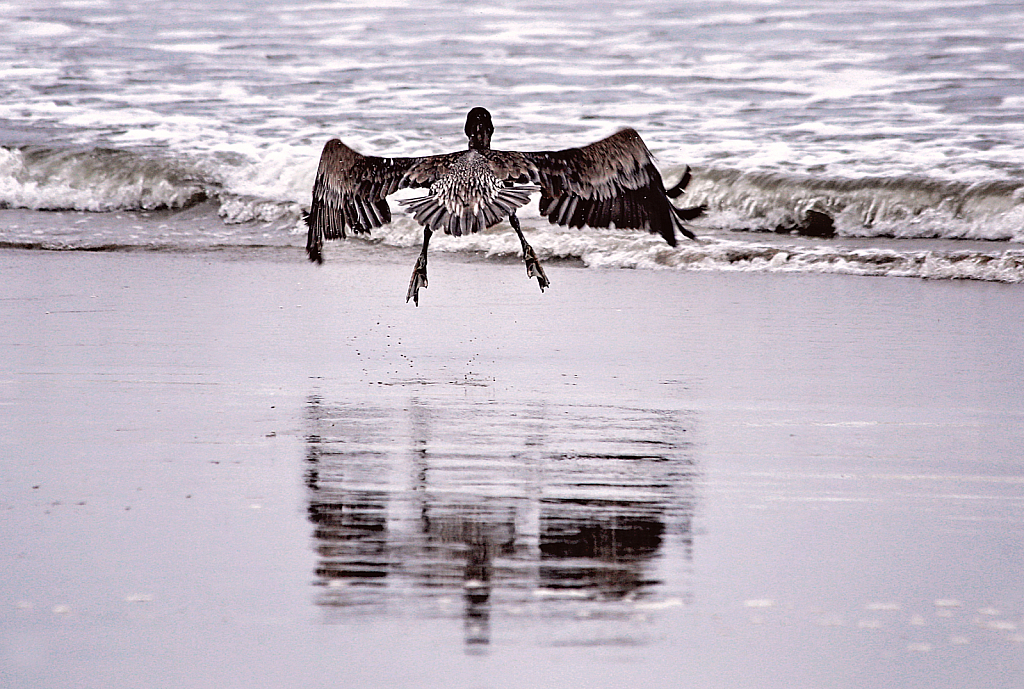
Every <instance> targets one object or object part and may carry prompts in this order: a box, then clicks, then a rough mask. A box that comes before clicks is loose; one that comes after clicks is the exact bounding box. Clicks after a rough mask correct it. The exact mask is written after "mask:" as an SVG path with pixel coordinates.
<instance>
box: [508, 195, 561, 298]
mask: <svg viewBox="0 0 1024 689" xmlns="http://www.w3.org/2000/svg"><path fill="white" fill-rule="evenodd" d="M508 222H509V224H510V225H512V229H513V230H515V231H516V234H517V235H519V241H520V242H521V243H522V245H523V261H524V262H525V263H526V277H528V278H537V284H539V285H540V291H541V292H543V291H544V288H545V287H547V286H549V285H550V284H551V283H550V282H548V276H547V275H545V274H544V269H543V268H541V267H540V261H538V260H537V254H536V253H534V251H533V247H532V246H530V244H529V242H527V241H526V237H524V236H523V230H522V228H521V227H519V218H517V217H516V212H515V211H512V212H511V213H509V214H508Z"/></svg>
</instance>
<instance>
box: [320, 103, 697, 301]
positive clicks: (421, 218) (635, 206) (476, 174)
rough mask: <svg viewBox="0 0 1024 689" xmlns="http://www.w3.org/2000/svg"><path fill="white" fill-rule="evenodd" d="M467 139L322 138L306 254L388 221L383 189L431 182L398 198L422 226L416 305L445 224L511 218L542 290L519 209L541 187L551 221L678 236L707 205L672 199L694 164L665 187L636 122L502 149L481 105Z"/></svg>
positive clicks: (457, 227) (460, 226) (411, 294)
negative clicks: (349, 142) (353, 141)
mask: <svg viewBox="0 0 1024 689" xmlns="http://www.w3.org/2000/svg"><path fill="white" fill-rule="evenodd" d="M465 133H466V137H467V138H468V139H469V146H468V148H467V149H465V150H462V151H455V152H452V153H444V154H441V155H430V156H421V157H404V158H386V157H381V156H372V155H362V154H360V153H358V152H356V151H354V150H353V149H351V148H349V147H348V146H346V145H345V144H344V143H343V142H342V141H341V140H340V139H337V138H334V139H331V140H329V141H328V142H327V143H326V144H325V145H324V148H323V152H322V153H321V156H320V163H319V166H318V168H317V174H316V178H315V181H314V183H313V199H312V203H311V205H310V211H309V213H308V214H306V216H305V220H306V224H307V226H308V230H309V231H308V233H307V236H306V254H307V256H308V258H309V260H310V261H312V262H314V263H318V264H319V263H323V243H324V240H329V239H338V238H345V237H346V236H347V232H348V231H351V232H353V233H355V234H368V233H369V232H370V231H371V230H372V229H374V228H378V227H381V226H382V225H384V224H387V223H389V222H391V218H392V215H391V207H390V206H389V205H388V200H387V197H388V196H390V195H391V194H394V193H395V192H396V191H398V190H399V189H405V188H425V189H426V190H427V193H426V195H425V196H420V197H416V198H409V199H402V200H400V201H399V203H400V204H401V205H402V206H404V207H405V208H407V209H408V211H409V212H410V213H411V214H412V216H413V217H414V218H415V219H416V221H417V222H419V224H420V225H422V227H423V244H422V247H421V249H420V254H419V258H418V259H417V261H416V265H415V267H414V268H413V274H412V278H411V279H410V281H409V289H408V291H407V292H406V297H405V301H406V303H408V302H409V300H410V299H411V300H412V301H413V302H414V303H415V305H416V306H419V291H420V288H423V287H426V286H427V247H428V245H429V244H430V237H431V236H432V235H433V234H434V233H435V232H439V231H443V232H445V233H446V234H450V235H454V236H456V237H458V236H462V235H466V234H470V233H472V232H479V231H482V230H485V229H487V228H489V227H492V226H494V225H496V224H498V223H500V222H502V221H503V220H505V219H506V218H507V219H508V222H509V224H510V225H511V226H512V229H513V230H515V232H516V235H518V237H519V241H520V243H521V245H522V251H523V262H524V263H525V264H526V275H527V278H537V282H538V284H539V285H540V290H541V292H543V291H544V289H545V288H546V287H549V286H550V281H549V280H548V277H547V275H546V274H545V273H544V269H543V268H542V267H541V265H540V261H539V260H538V259H537V254H536V252H534V250H533V247H531V246H530V244H529V242H527V241H526V237H525V236H524V235H523V231H522V227H521V225H520V223H519V219H518V218H517V217H516V211H517V210H518V209H519V208H522V207H523V206H525V205H526V204H527V203H528V202H529V200H530V195H531V194H533V193H535V192H538V191H539V192H540V201H539V202H538V210H539V211H540V215H541V216H544V217H547V219H548V221H549V222H550V223H552V224H558V225H563V226H568V227H575V228H582V227H584V226H587V227H594V228H603V227H611V226H612V225H613V224H614V226H615V227H617V228H629V229H643V230H648V231H649V232H651V233H652V234H660V235H661V236H662V237H663V238H664V239H665V241H666V242H668V244H669V245H671V246H676V243H677V239H676V232H677V231H679V232H680V233H681V234H683V235H684V236H686V237H688V238H690V239H696V236H695V235H694V234H693V232H691V231H690V230H688V229H687V228H685V227H684V226H683V224H682V223H683V222H685V221H688V220H693V219H694V218H697V217H699V216H700V215H701V214H702V213H703V212H704V210H705V206H695V207H691V208H678V207H676V206H675V205H674V204H672V203H671V201H670V199H674V198H677V197H678V196H679V195H681V194H682V193H683V190H684V189H685V188H686V186H687V184H688V183H689V182H690V179H691V173H690V167H689V166H687V167H686V170H685V172H684V173H683V176H682V178H681V179H680V180H679V182H678V183H676V184H675V185H674V186H673V187H672V188H670V189H666V188H665V184H664V182H663V181H662V178H661V174H660V173H659V172H658V169H657V167H655V165H654V157H653V156H652V155H651V152H650V151H649V150H648V148H647V145H646V144H645V143H644V141H643V139H641V138H640V134H638V133H637V131H636V130H635V129H632V128H626V129H622V130H620V131H618V132H617V133H615V134H612V135H611V136H609V137H607V138H604V139H601V140H600V141H596V142H594V143H591V144H588V145H586V146H583V147H580V148H567V149H563V150H557V151H535V152H520V151H501V150H495V149H492V148H491V136H492V135H493V134H494V124H493V121H492V119H491V114H490V112H488V111H487V110H486V109H485V108H482V107H475V108H473V109H472V110H470V111H469V114H468V115H467V116H466V126H465Z"/></svg>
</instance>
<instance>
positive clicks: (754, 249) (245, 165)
mask: <svg viewBox="0 0 1024 689" xmlns="http://www.w3.org/2000/svg"><path fill="white" fill-rule="evenodd" d="M315 167H316V157H315V152H313V151H311V150H306V149H294V148H292V149H275V150H272V151H270V152H265V153H263V154H262V158H261V157H260V155H247V156H236V157H221V158H217V157H216V156H213V157H211V158H210V159H208V160H203V161H199V162H196V161H189V160H180V159H175V158H171V157H167V156H163V155H159V154H147V153H140V152H128V151H122V150H114V149H109V148H93V149H57V148H46V147H41V146H30V147H21V148H3V147H0V208H6V209H23V210H21V211H18V213H20V215H19V220H18V222H15V221H12V220H10V219H9V221H8V223H7V225H6V226H5V227H3V228H0V246H4V247H21V248H27V249H28V248H37V249H38V248H42V249H63V250H93V251H95V250H122V249H123V250H134V249H140V248H141V249H150V250H153V249H155V250H170V251H174V250H196V249H199V250H202V249H203V248H211V247H217V248H224V247H232V246H235V247H253V246H263V247H273V248H275V249H282V250H283V249H287V250H296V251H298V250H301V247H302V246H303V245H304V240H305V227H304V225H303V222H302V212H303V211H304V210H306V209H308V204H309V201H308V194H309V190H310V188H311V185H312V177H313V175H314V174H315ZM679 172H680V171H678V170H676V171H672V170H669V171H667V174H666V181H668V182H670V183H671V182H672V181H673V180H674V176H675V175H678V173H679ZM681 201H683V204H684V205H692V204H706V205H707V206H708V209H709V210H708V214H707V216H706V217H704V218H701V219H700V220H699V221H697V222H696V223H694V224H693V225H692V227H693V229H694V230H695V231H696V232H697V234H698V235H699V237H700V241H698V242H689V241H684V242H681V243H680V245H679V246H678V247H674V248H673V247H669V246H668V245H666V244H665V243H664V242H663V241H662V240H661V239H660V238H659V237H655V236H652V235H647V234H645V233H639V232H634V231H625V230H624V231H619V230H615V229H610V230H585V231H580V230H575V229H569V228H562V227H558V226H553V225H550V224H549V223H548V222H547V220H546V219H544V218H541V217H539V216H538V215H537V211H536V204H535V203H531V204H530V205H528V206H527V207H525V208H524V209H523V210H522V212H521V213H520V217H521V219H522V221H523V224H524V226H525V227H526V228H527V229H528V231H529V232H530V241H531V243H532V245H533V246H534V248H535V249H536V250H537V253H538V255H539V256H540V257H541V258H542V259H567V260H576V261H580V262H582V263H583V264H584V265H586V266H590V267H595V268H640V269H675V270H727V271H729V270H736V271H768V272H821V273H845V274H853V275H875V276H893V277H896V276H899V277H919V278H945V279H973V280H985V281H998V282H1007V283H1020V282H1024V249H1018V248H1017V247H1016V246H1015V245H1014V243H1017V242H1024V183H1017V182H1010V181H990V182H984V183H976V184H967V183H955V182H947V181H937V180H930V179H923V178H889V179H882V178H867V179H860V180H846V179H828V178H825V179H819V178H809V177H796V176H786V175H782V174H779V173H767V172H746V173H743V172H738V171H734V170H726V169H716V168H708V169H700V168H696V169H695V170H694V178H693V182H692V183H691V185H690V187H689V189H688V190H687V192H686V195H685V196H684V197H683V199H681ZM394 208H395V210H396V213H395V220H394V222H392V223H391V224H390V225H386V226H385V227H382V228H380V229H378V230H375V231H374V233H373V236H372V237H371V238H370V239H369V240H362V239H360V240H354V241H369V242H371V243H378V244H382V245H386V246H394V247H409V248H412V247H417V246H418V245H419V242H420V241H421V237H422V235H421V230H420V228H419V226H418V225H417V224H416V223H415V222H414V221H413V220H412V219H411V218H410V217H409V216H408V215H406V214H404V213H401V212H399V211H398V204H397V203H395V204H394ZM32 211H73V212H78V213H79V216H78V217H76V218H74V219H68V220H64V221H58V220H55V219H54V218H52V217H48V216H46V215H44V214H34V215H36V216H38V217H35V218H34V219H30V220H25V219H26V217H27V216H26V214H28V216H32V215H33V213H32ZM112 211H116V212H117V213H129V214H134V215H133V217H132V219H129V220H116V219H114V218H111V219H109V220H105V219H104V218H105V216H111V213H110V212H112ZM104 212H107V213H104ZM117 213H114V214H113V215H117ZM751 231H754V232H762V233H763V232H768V233H770V234H761V235H753V234H749V232H751ZM794 234H795V235H805V236H799V237H794V236H789V235H794ZM826 237H830V238H829V239H826ZM882 238H886V239H882ZM911 239H913V240H915V241H906V242H904V241H901V240H911ZM925 239H927V240H932V241H923V240H925ZM961 240H988V241H990V242H991V241H994V240H1001V241H1003V242H1009V243H1010V244H1009V246H1005V245H1004V247H1003V248H999V247H997V246H995V245H991V244H990V245H988V246H985V245H981V246H979V244H978V242H976V241H974V242H971V241H961ZM431 249H432V250H434V251H446V252H456V253H483V254H485V255H487V256H496V257H510V258H511V257H516V258H518V256H519V252H520V248H519V242H518V239H517V238H516V236H515V234H514V233H513V232H512V231H511V230H510V229H509V228H508V227H507V226H504V225H499V226H497V227H495V228H493V229H491V230H489V231H487V232H483V233H480V234H475V235H472V236H468V237H460V238H454V237H447V236H442V235H436V236H435V238H434V240H433V241H432V243H431ZM344 251H345V248H344V243H343V242H334V243H331V245H329V246H328V247H327V252H328V256H329V255H330V254H331V253H337V254H343V253H344Z"/></svg>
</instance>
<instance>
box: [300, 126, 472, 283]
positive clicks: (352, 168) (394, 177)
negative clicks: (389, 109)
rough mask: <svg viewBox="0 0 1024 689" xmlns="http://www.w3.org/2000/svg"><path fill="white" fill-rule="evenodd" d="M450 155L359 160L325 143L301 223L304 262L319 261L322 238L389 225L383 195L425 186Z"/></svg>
mask: <svg viewBox="0 0 1024 689" xmlns="http://www.w3.org/2000/svg"><path fill="white" fill-rule="evenodd" d="M453 156H454V154H448V155H441V156H427V157H423V158H382V157H380V156H364V155H362V154H360V153H357V152H356V151H353V150H352V149H351V148H349V147H348V146H346V145H345V144H343V143H342V142H341V141H340V140H338V139H331V140H330V141H328V142H327V144H326V145H325V146H324V150H323V153H322V154H321V155H320V167H319V168H317V173H316V181H315V182H314V183H313V203H312V205H311V206H310V210H309V215H307V216H306V224H307V225H308V226H309V232H308V234H307V235H306V253H307V254H308V255H309V260H311V261H315V262H317V263H323V255H322V253H321V251H322V248H323V242H324V240H325V239H339V238H344V237H345V236H346V229H347V230H350V231H352V232H354V233H356V234H360V233H368V232H369V231H370V230H371V229H372V228H375V227H380V226H381V225H385V224H387V223H389V222H391V207H390V206H389V205H388V202H387V197H388V196H389V195H391V194H393V193H395V192H396V191H398V190H399V189H401V188H404V187H416V186H430V184H431V182H433V181H434V180H435V179H436V178H437V177H438V176H440V175H441V174H444V171H445V170H446V169H447V166H448V165H450V161H451V159H452V158H453Z"/></svg>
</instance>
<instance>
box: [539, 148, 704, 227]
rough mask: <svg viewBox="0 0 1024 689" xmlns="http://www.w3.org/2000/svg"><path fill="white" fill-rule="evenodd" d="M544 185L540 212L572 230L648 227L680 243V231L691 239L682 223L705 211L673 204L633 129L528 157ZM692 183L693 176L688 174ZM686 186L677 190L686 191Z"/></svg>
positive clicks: (649, 156)
mask: <svg viewBox="0 0 1024 689" xmlns="http://www.w3.org/2000/svg"><path fill="white" fill-rule="evenodd" d="M523 156H524V157H525V158H526V160H527V161H528V162H529V164H530V166H531V167H532V168H533V170H531V172H533V174H534V176H535V179H536V180H537V182H539V183H540V186H541V197H540V203H539V210H540V214H541V215H545V216H547V218H548V220H549V221H550V222H551V223H554V224H558V225H566V226H569V227H583V226H584V225H588V226H590V227H610V226H611V225H613V224H614V225H615V226H616V227H622V228H632V229H645V230H648V231H650V232H652V233H654V234H660V235H661V236H662V237H664V238H665V241H666V242H668V243H669V244H670V245H672V246H675V245H676V230H679V231H680V232H682V233H683V234H684V235H686V236H687V237H690V238H691V239H693V238H695V237H694V235H693V233H692V232H690V231H689V230H687V229H686V228H684V227H683V226H682V224H681V220H689V219H692V218H694V217H697V215H700V213H701V212H702V210H703V209H700V208H692V209H678V208H676V207H675V206H673V205H672V203H671V202H670V201H669V198H668V196H667V195H666V191H665V184H664V182H662V179H661V174H660V173H659V172H658V168H657V167H655V165H654V159H653V157H652V156H651V152H650V151H649V150H647V146H646V145H645V144H644V142H643V139H641V138H640V135H639V134H637V133H636V131H635V130H633V129H623V130H622V131H620V132H618V133H617V134H613V135H611V136H609V137H608V138H606V139H602V140H601V141H597V142H595V143H592V144H590V145H588V146H584V147H582V148H568V149H565V150H563V151H540V152H536V153H524V154H523ZM684 179H685V180H686V181H689V176H688V175H686V176H684ZM683 186H685V184H683V183H681V184H679V185H676V187H673V189H672V191H673V192H674V196H678V195H679V194H680V193H682V187H683Z"/></svg>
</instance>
